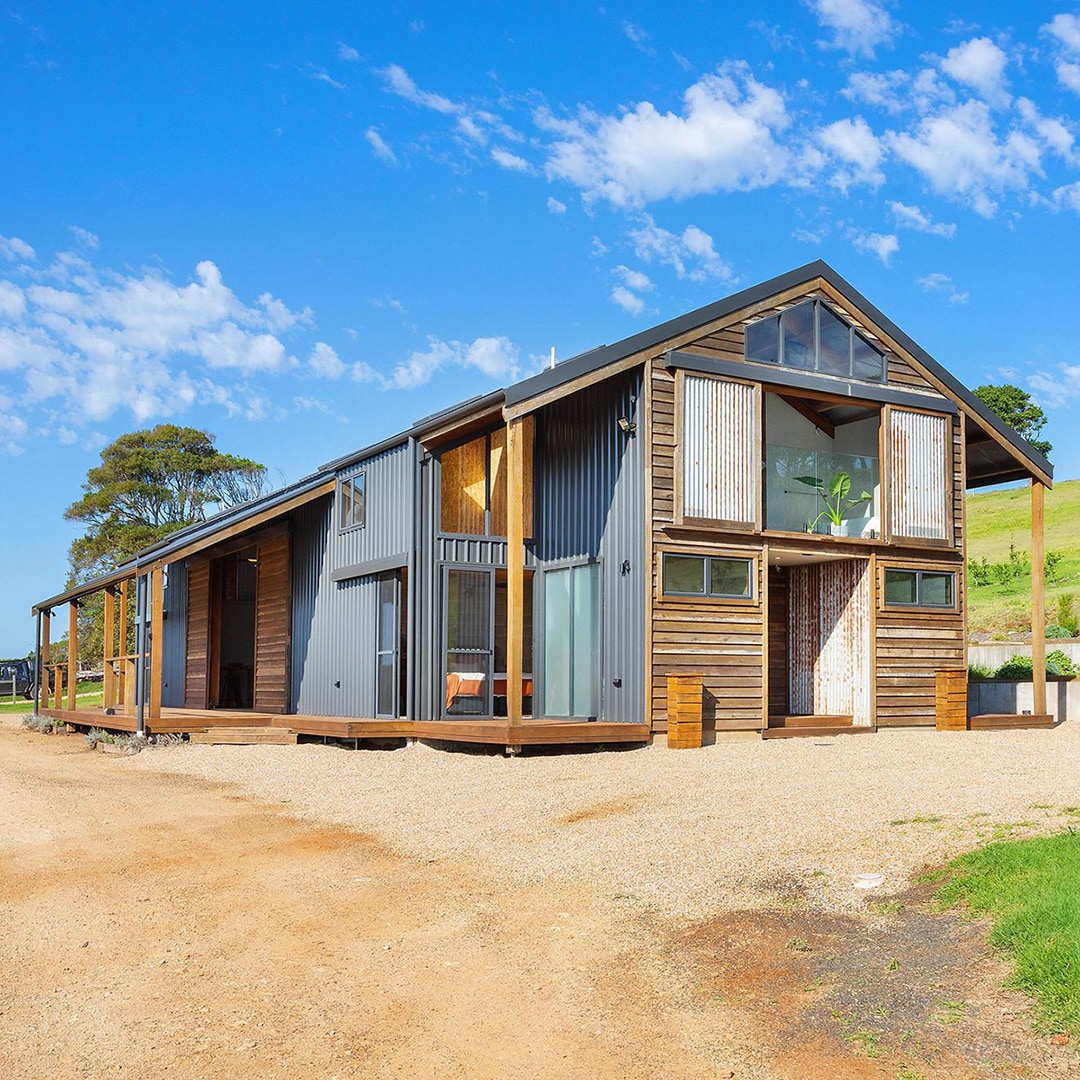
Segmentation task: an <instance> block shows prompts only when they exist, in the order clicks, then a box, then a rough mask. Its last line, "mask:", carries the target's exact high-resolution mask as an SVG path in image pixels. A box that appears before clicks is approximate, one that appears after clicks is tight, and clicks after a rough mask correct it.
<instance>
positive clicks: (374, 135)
mask: <svg viewBox="0 0 1080 1080" xmlns="http://www.w3.org/2000/svg"><path fill="white" fill-rule="evenodd" d="M364 138H365V139H367V141H368V145H369V146H370V147H371V149H372V150H373V151H374V153H375V156H376V157H377V158H378V159H379V160H380V161H385V162H386V163H387V165H396V164H397V155H396V154H395V153H394V151H393V150H392V149H391V148H390V146H389V145H388V144H387V142H386V140H385V139H383V137H382V136H381V135H380V134H379V129H378V128H374V127H369V128H368V129H367V131H365V132H364Z"/></svg>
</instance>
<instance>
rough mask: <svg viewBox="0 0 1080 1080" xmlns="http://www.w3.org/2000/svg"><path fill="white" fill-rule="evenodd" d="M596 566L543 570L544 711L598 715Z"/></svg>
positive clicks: (598, 660)
mask: <svg viewBox="0 0 1080 1080" xmlns="http://www.w3.org/2000/svg"><path fill="white" fill-rule="evenodd" d="M600 645H601V640H600V565H599V563H589V564H587V565H585V566H568V567H563V568H561V569H558V570H548V571H546V572H545V573H544V675H543V677H544V714H545V715H546V716H566V717H574V718H579V719H589V718H592V717H596V716H598V715H599V714H600Z"/></svg>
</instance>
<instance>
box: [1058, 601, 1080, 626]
mask: <svg viewBox="0 0 1080 1080" xmlns="http://www.w3.org/2000/svg"><path fill="white" fill-rule="evenodd" d="M1075 600H1076V597H1075V596H1074V595H1073V594H1072V593H1071V592H1070V593H1061V595H1060V596H1058V598H1057V601H1056V607H1057V612H1056V615H1057V625H1058V626H1060V627H1063V628H1064V629H1066V630H1068V631H1069V637H1076V631H1077V629H1080V619H1078V618H1077V615H1076V610H1075V608H1074V607H1073V603H1074V601H1075Z"/></svg>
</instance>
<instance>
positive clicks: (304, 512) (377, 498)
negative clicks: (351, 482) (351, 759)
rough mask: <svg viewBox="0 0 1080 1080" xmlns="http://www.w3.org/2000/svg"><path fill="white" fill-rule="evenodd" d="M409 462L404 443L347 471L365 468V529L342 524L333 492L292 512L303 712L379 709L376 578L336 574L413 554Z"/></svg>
mask: <svg viewBox="0 0 1080 1080" xmlns="http://www.w3.org/2000/svg"><path fill="white" fill-rule="evenodd" d="M411 461H412V455H411V454H410V452H409V448H408V446H407V445H402V446H401V447H395V448H394V449H393V450H389V451H387V452H386V453H384V454H380V455H379V456H378V457H375V458H372V459H370V460H369V461H366V462H364V463H363V464H362V465H361V466H360V467H359V468H357V467H355V466H354V467H352V468H350V469H349V470H348V471H347V472H345V473H343V474H342V475H343V476H354V475H356V473H358V472H361V471H363V472H365V473H366V474H367V475H366V480H365V498H366V503H367V505H366V508H365V524H364V527H363V528H361V529H353V530H350V531H348V532H339V531H338V528H337V520H336V517H335V512H336V506H335V500H334V498H333V497H327V498H325V499H319V500H317V501H315V502H314V503H310V504H309V505H307V506H305V507H302V508H301V509H300V510H298V511H296V512H295V514H294V515H293V519H292V528H293V542H292V560H293V565H292V665H291V670H292V704H293V710H294V711H295V712H297V713H302V714H304V715H309V716H355V717H362V718H370V717H374V715H375V664H376V629H377V628H376V617H377V611H378V606H377V605H378V579H377V578H376V577H373V576H371V575H365V576H363V577H355V578H350V579H348V580H345V581H338V582H334V581H331V579H330V575H331V573H332V572H333V571H334V570H339V569H341V568H342V567H346V566H354V565H356V564H357V563H363V562H366V561H368V560H371V559H382V558H386V557H389V556H395V555H400V556H402V557H404V556H406V555H407V553H408V550H409V547H410V545H411V542H412V517H411V515H412V495H411V492H412V483H413V479H412V465H411ZM411 586H412V583H411V582H410V587H411Z"/></svg>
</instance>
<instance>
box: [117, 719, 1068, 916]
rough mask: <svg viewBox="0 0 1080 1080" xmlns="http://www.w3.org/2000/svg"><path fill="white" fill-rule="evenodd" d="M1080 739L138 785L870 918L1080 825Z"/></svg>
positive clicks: (462, 756)
mask: <svg viewBox="0 0 1080 1080" xmlns="http://www.w3.org/2000/svg"><path fill="white" fill-rule="evenodd" d="M1078 764H1080V723H1076V722H1073V723H1065V724H1063V725H1061V726H1060V727H1058V728H1056V729H1053V730H1049V731H1047V730H1041V731H1035V730H1033V731H994V732H936V731H932V730H922V729H919V730H892V731H881V732H879V733H877V734H876V735H872V736H840V737H834V738H830V739H814V738H808V739H788V740H775V741H768V742H766V741H762V740H758V739H753V740H749V741H738V742H720V743H717V744H716V745H714V746H709V747H705V748H704V749H701V750H679V751H676V750H668V749H667V748H666V746H665V745H664V742H663V739H659V740H657V742H656V743H655V744H654V745H653V746H650V747H647V748H640V749H632V750H608V751H601V752H597V751H595V750H593V751H589V752H581V753H576V752H561V753H547V754H540V753H536V754H532V755H525V756H522V757H519V758H505V757H503V756H501V755H500V754H495V753H489V752H467V751H462V750H460V749H459V750H454V751H445V750H437V749H434V748H432V747H428V746H423V745H419V746H416V747H412V748H408V749H398V750H363V749H361V750H359V751H352V750H346V749H342V748H340V747H335V746H324V745H320V744H302V745H299V746H250V747H237V746H189V745H184V746H178V747H172V748H161V749H159V748H155V749H153V750H150V751H148V752H144V753H142V754H140V755H139V756H138V757H135V758H132V759H130V765H131V767H132V768H136V769H161V770H164V771H173V772H182V773H188V774H191V775H194V776H199V777H204V778H206V779H210V780H215V781H229V782H234V783H236V784H237V785H239V787H240V788H241V789H243V790H244V791H246V792H249V793H251V794H254V795H255V796H257V797H258V798H260V799H263V800H266V801H268V802H273V803H284V804H286V805H287V806H288V808H289V810H290V812H292V813H295V814H296V815H297V816H300V817H303V818H309V819H314V820H317V821H321V822H329V823H335V824H341V825H346V826H349V827H352V828H356V829H358V830H361V831H363V832H367V833H374V834H377V835H378V836H379V837H380V838H382V839H383V840H385V841H387V842H389V843H390V844H391V845H392V846H394V847H395V848H396V849H398V850H399V851H401V852H403V853H408V854H413V855H419V856H421V857H424V858H427V859H429V860H433V861H437V860H439V859H444V858H453V857H459V856H463V857H467V858H471V859H478V860H479V861H480V862H481V864H482V865H485V866H486V868H487V869H488V871H489V872H490V873H491V874H492V875H493V876H494V877H495V879H496V880H502V881H505V882H507V883H508V884H522V883H530V882H537V881H543V880H553V881H558V882H565V883H574V882H586V883H588V884H590V885H591V886H593V887H595V888H598V889H600V890H601V891H604V892H608V893H610V894H612V895H617V896H625V897H627V898H630V897H633V898H636V899H637V900H639V901H641V902H643V903H645V904H647V905H649V906H650V907H653V908H655V909H657V910H660V911H662V912H664V913H665V914H668V915H687V916H694V917H700V916H702V915H707V914H709V913H712V912H717V911H723V910H736V909H745V908H761V907H770V906H774V905H775V904H776V903H778V902H782V901H783V900H784V899H790V898H792V897H794V896H800V897H802V898H803V899H807V900H810V901H811V902H812V903H814V904H817V905H820V906H822V907H824V908H825V909H827V910H832V911H844V910H856V909H858V908H860V907H861V906H862V905H863V904H864V903H865V900H866V897H867V895H868V894H867V893H866V892H864V891H861V890H856V889H853V888H852V877H853V875H855V874H858V873H867V872H877V873H882V874H884V875H885V878H886V880H885V884H884V885H882V886H881V887H879V888H878V889H877V890H875V891H874V892H873V893H870V894H869V895H870V896H877V895H887V894H888V893H890V892H893V891H898V890H900V889H902V888H904V887H905V886H906V885H907V884H908V882H909V880H910V878H911V876H912V874H913V873H916V872H917V871H918V870H919V869H920V868H921V867H923V866H925V865H927V864H932V863H935V862H939V861H941V860H943V859H946V858H948V857H950V856H952V855H955V854H958V853H959V852H961V851H963V850H965V849H967V848H970V847H972V846H974V845H976V844H977V843H979V842H980V841H983V840H986V839H991V838H994V837H997V836H1005V835H1012V836H1021V835H1027V834H1028V833H1032V832H1042V831H1047V830H1052V829H1057V828H1061V827H1063V826H1064V825H1066V824H1068V823H1075V822H1077V821H1078V820H1080V770H1078V768H1077V765H1078Z"/></svg>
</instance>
